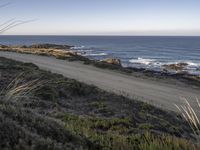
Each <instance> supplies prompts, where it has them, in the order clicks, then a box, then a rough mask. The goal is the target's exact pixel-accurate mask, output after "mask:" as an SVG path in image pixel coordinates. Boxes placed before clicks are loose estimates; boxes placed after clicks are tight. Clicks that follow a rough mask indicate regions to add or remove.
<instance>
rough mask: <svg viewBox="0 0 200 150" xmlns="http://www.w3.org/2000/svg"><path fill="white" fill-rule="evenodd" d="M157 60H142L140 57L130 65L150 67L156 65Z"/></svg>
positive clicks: (132, 60)
mask: <svg viewBox="0 0 200 150" xmlns="http://www.w3.org/2000/svg"><path fill="white" fill-rule="evenodd" d="M155 61H156V60H155V59H145V58H141V57H138V58H137V59H131V60H129V62H130V63H134V64H144V65H150V64H152V63H155Z"/></svg>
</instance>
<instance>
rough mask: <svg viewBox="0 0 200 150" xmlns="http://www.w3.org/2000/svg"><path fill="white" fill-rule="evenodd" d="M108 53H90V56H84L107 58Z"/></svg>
mask: <svg viewBox="0 0 200 150" xmlns="http://www.w3.org/2000/svg"><path fill="white" fill-rule="evenodd" d="M106 55H108V54H107V53H90V54H84V55H83V56H106Z"/></svg>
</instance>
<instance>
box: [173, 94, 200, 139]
mask: <svg viewBox="0 0 200 150" xmlns="http://www.w3.org/2000/svg"><path fill="white" fill-rule="evenodd" d="M180 99H181V100H182V101H183V102H184V104H183V105H180V106H178V105H176V104H175V106H176V108H177V109H178V110H179V111H180V113H181V115H182V116H183V118H184V119H185V120H186V121H187V122H188V124H189V125H190V127H191V129H192V130H193V132H194V134H195V136H196V137H197V138H198V139H199V136H200V121H199V116H198V115H197V112H195V110H194V109H193V107H192V106H191V105H190V103H189V102H188V100H187V99H186V98H184V97H181V98H180ZM196 102H197V106H198V107H199V109H200V102H199V99H198V98H196Z"/></svg>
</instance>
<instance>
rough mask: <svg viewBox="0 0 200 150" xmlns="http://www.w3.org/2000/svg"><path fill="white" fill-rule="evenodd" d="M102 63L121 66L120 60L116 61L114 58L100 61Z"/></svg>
mask: <svg viewBox="0 0 200 150" xmlns="http://www.w3.org/2000/svg"><path fill="white" fill-rule="evenodd" d="M102 62H106V63H108V64H112V65H117V66H121V60H120V59H116V58H107V59H104V60H102Z"/></svg>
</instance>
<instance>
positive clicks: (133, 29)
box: [0, 0, 200, 35]
mask: <svg viewBox="0 0 200 150" xmlns="http://www.w3.org/2000/svg"><path fill="white" fill-rule="evenodd" d="M8 1H9V0H0V3H4V2H8ZM10 2H11V4H10V5H9V6H7V7H4V8H0V23H1V22H3V21H6V20H8V19H12V18H16V19H22V20H29V19H37V20H36V21H34V22H31V23H28V24H24V25H21V26H18V27H15V28H13V29H11V30H9V31H7V32H6V33H4V34H22V35H24V34H25V35H26V34H31V35H33V34H34V35H37V34H40V35H50V34H52V35H200V0H10Z"/></svg>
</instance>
